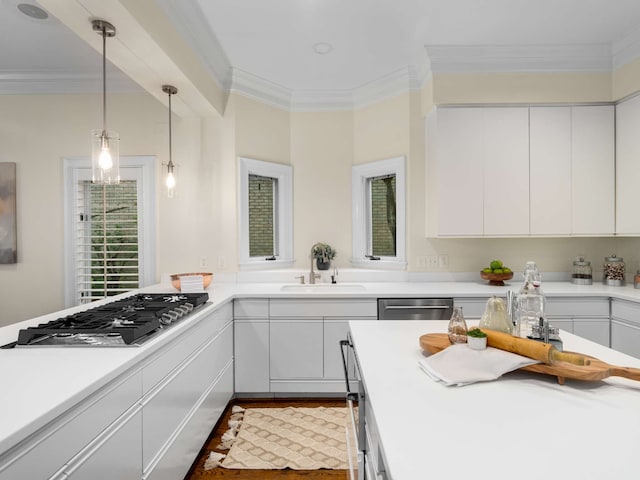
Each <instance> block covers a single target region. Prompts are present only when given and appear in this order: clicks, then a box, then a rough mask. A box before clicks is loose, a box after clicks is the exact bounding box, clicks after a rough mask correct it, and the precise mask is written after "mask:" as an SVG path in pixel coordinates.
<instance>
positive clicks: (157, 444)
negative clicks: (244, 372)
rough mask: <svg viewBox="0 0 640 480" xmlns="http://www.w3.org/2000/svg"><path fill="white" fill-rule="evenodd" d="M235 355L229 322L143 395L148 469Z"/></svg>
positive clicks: (144, 457)
mask: <svg viewBox="0 0 640 480" xmlns="http://www.w3.org/2000/svg"><path fill="white" fill-rule="evenodd" d="M232 358H233V328H232V325H231V324H228V325H227V327H226V328H225V329H224V330H223V331H222V332H220V334H219V335H218V336H216V337H215V338H214V339H213V340H212V341H210V343H208V344H207V345H206V346H205V347H204V348H203V350H202V351H201V352H199V353H198V354H197V355H196V356H195V357H192V358H191V359H190V360H189V361H188V363H186V364H184V363H183V364H182V365H180V366H179V367H178V370H177V371H176V372H175V373H174V374H172V375H173V376H172V377H171V378H169V379H168V380H167V383H166V384H164V385H161V386H160V388H159V389H158V390H157V391H154V392H153V393H152V394H151V395H149V396H147V397H146V398H143V402H142V403H143V416H142V419H143V420H142V421H143V423H142V425H143V432H144V433H143V447H142V454H143V455H142V457H143V463H142V465H143V467H144V469H145V470H146V469H147V468H148V467H149V464H150V463H151V462H152V460H153V459H154V458H155V456H156V455H157V454H158V452H159V451H160V450H161V449H162V447H163V445H164V444H165V442H166V441H167V440H168V439H169V438H171V436H172V435H174V433H175V432H176V431H177V429H178V428H179V427H180V425H181V423H182V422H183V421H184V420H185V418H186V417H187V415H188V414H189V412H190V411H191V410H192V409H193V408H194V406H195V405H196V404H197V402H198V400H199V399H200V398H201V397H202V395H203V394H204V393H205V392H206V390H207V388H208V387H209V386H210V385H211V384H212V383H213V381H214V380H215V379H216V377H217V376H218V375H219V374H220V372H221V371H222V370H223V369H224V367H225V365H226V364H227V363H228V362H229V361H230V360H231V359H232Z"/></svg>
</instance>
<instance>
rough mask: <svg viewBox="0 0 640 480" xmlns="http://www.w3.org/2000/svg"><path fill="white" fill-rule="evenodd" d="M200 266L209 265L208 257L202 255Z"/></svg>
mask: <svg viewBox="0 0 640 480" xmlns="http://www.w3.org/2000/svg"><path fill="white" fill-rule="evenodd" d="M200 266H201V267H206V266H207V257H202V258H201V259H200Z"/></svg>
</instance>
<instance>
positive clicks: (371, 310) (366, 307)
mask: <svg viewBox="0 0 640 480" xmlns="http://www.w3.org/2000/svg"><path fill="white" fill-rule="evenodd" d="M269 309H270V315H271V316H272V317H373V318H378V302H377V301H376V300H375V299H371V298H362V299H349V300H343V299H335V298H334V299H322V300H320V299H318V300H290V299H278V300H271V303H270V306H269Z"/></svg>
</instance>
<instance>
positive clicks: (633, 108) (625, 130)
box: [616, 96, 640, 235]
mask: <svg viewBox="0 0 640 480" xmlns="http://www.w3.org/2000/svg"><path fill="white" fill-rule="evenodd" d="M638 132H640V96H635V97H633V98H631V99H629V100H626V101H624V102H621V103H619V104H618V105H617V106H616V233H617V234H620V235H640V215H638V211H637V205H636V204H637V202H636V196H637V191H638V179H639V178H640V160H638V159H640V137H639V134H638Z"/></svg>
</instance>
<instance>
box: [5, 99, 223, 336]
mask: <svg viewBox="0 0 640 480" xmlns="http://www.w3.org/2000/svg"><path fill="white" fill-rule="evenodd" d="M101 105H102V102H101V97H100V96H99V95H97V96H94V95H27V96H22V95H3V96H0V161H2V162H16V163H17V214H18V216H17V223H18V263H17V264H13V265H0V325H5V324H10V323H14V322H17V321H21V320H24V319H27V318H31V317H35V316H38V315H42V314H45V313H50V312H52V311H56V310H60V309H62V308H63V307H64V294H63V241H64V231H63V190H62V185H63V182H62V175H63V170H62V159H63V158H64V157H78V156H87V157H90V154H91V143H90V131H91V130H92V129H94V128H100V127H101V124H102V120H101V116H102V115H101ZM108 114H109V118H108V120H109V127H110V128H111V129H113V130H116V131H117V132H119V133H120V138H121V141H120V154H121V156H125V155H154V156H157V159H158V163H159V164H160V163H166V162H167V160H168V111H167V109H166V107H165V106H163V105H162V104H161V103H160V102H158V101H157V100H155V99H154V98H153V97H151V96H150V95H147V94H122V95H109V99H108ZM219 123H220V120H219V119H197V118H192V119H180V118H176V117H175V116H174V122H173V127H174V136H173V140H174V141H173V148H174V150H173V159H174V161H175V162H176V163H177V164H178V166H179V167H178V171H179V174H178V182H179V183H178V190H177V196H176V198H174V199H173V200H171V201H169V199H167V198H166V194H165V191H164V190H162V183H161V179H160V178H159V179H158V183H157V186H158V203H157V204H158V213H157V218H156V220H157V221H158V228H157V238H158V244H157V246H158V250H157V252H158V253H157V255H158V265H157V272H158V279H159V274H160V273H161V272H171V273H176V272H177V271H183V269H193V268H197V267H198V266H199V263H198V262H199V259H200V257H201V256H202V255H204V254H206V252H208V251H211V250H208V249H210V248H211V245H212V241H211V239H212V231H214V230H215V231H218V229H217V228H214V225H215V223H216V222H215V221H214V215H215V214H217V213H218V212H217V211H215V209H216V208H217V206H218V205H219V202H216V201H215V197H216V196H217V195H218V192H219V188H218V186H219V185H218V182H217V181H216V180H212V177H213V175H214V173H213V171H214V169H215V168H216V166H217V164H218V163H219V159H220V154H219V152H218V151H217V150H216V148H217V147H214V148H211V147H210V143H209V142H210V141H215V140H214V139H215V137H216V135H217V136H220V126H219ZM203 130H204V132H203ZM202 137H206V141H204V142H201V138H202ZM201 144H202V145H201ZM201 151H204V152H206V155H205V154H204V153H203V154H201Z"/></svg>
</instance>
